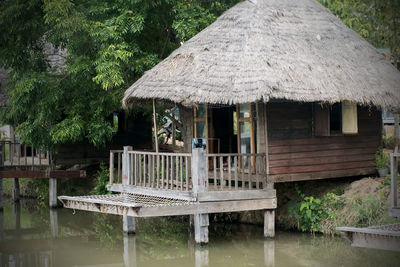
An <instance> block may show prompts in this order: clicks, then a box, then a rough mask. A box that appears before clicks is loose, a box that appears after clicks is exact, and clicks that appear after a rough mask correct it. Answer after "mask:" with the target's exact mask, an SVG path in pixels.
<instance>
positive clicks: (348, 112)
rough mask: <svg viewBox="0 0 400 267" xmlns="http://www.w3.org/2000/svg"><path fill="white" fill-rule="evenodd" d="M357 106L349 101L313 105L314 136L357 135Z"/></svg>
mask: <svg viewBox="0 0 400 267" xmlns="http://www.w3.org/2000/svg"><path fill="white" fill-rule="evenodd" d="M357 133H358V121H357V105H356V104H355V103H352V102H349V101H343V102H342V103H335V104H333V105H327V104H319V103H316V104H315V105H314V135H315V136H332V135H340V134H357Z"/></svg>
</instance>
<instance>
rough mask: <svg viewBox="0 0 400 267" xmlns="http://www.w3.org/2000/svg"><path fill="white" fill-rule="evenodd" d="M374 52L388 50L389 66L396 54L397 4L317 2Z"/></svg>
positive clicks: (392, 0) (387, 0) (395, 0)
mask: <svg viewBox="0 0 400 267" xmlns="http://www.w3.org/2000/svg"><path fill="white" fill-rule="evenodd" d="M319 2H320V3H321V4H323V5H324V6H325V7H327V8H328V9H329V10H330V11H331V12H332V13H333V14H335V15H336V16H337V17H339V18H340V19H342V20H343V22H344V23H345V24H346V25H347V26H348V27H349V28H351V29H353V30H354V31H356V32H357V33H358V34H359V35H360V36H361V37H363V38H365V39H366V40H367V41H368V42H369V43H370V44H372V45H373V46H375V47H376V48H386V49H389V51H390V55H391V58H392V60H393V62H396V64H397V61H398V57H399V54H400V1H399V0H319Z"/></svg>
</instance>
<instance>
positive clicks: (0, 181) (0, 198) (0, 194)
mask: <svg viewBox="0 0 400 267" xmlns="http://www.w3.org/2000/svg"><path fill="white" fill-rule="evenodd" d="M2 210H3V179H0V211H2Z"/></svg>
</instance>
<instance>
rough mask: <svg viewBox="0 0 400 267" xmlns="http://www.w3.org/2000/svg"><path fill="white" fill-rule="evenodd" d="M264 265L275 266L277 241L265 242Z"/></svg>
mask: <svg viewBox="0 0 400 267" xmlns="http://www.w3.org/2000/svg"><path fill="white" fill-rule="evenodd" d="M264 265H265V266H275V241H274V240H264Z"/></svg>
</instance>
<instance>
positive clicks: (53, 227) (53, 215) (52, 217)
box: [50, 209, 58, 238]
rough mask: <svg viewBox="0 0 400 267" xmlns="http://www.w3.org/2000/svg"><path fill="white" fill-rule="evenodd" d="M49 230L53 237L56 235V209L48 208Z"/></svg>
mask: <svg viewBox="0 0 400 267" xmlns="http://www.w3.org/2000/svg"><path fill="white" fill-rule="evenodd" d="M50 231H51V236H52V237H53V238H57V237H58V211H57V210H56V209H50Z"/></svg>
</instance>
